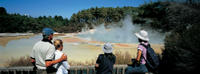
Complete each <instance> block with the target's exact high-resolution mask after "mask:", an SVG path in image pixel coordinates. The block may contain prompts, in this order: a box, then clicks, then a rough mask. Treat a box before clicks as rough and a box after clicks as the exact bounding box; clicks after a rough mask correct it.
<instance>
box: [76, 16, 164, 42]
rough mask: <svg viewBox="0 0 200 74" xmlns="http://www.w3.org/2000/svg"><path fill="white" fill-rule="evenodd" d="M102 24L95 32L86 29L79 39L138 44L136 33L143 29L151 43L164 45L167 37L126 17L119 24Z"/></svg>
mask: <svg viewBox="0 0 200 74" xmlns="http://www.w3.org/2000/svg"><path fill="white" fill-rule="evenodd" d="M104 25H105V24H101V25H99V26H96V27H95V28H94V29H93V30H88V29H87V28H84V29H83V30H82V32H81V33H80V34H78V36H79V37H81V38H85V39H87V40H95V41H102V42H111V43H138V39H137V38H136V36H135V35H134V33H136V32H139V31H140V30H141V29H144V30H146V31H147V32H148V36H149V38H150V43H153V44H163V40H164V37H165V34H164V33H160V32H158V31H155V30H153V29H151V28H150V27H141V26H140V25H136V24H133V23H132V18H131V17H130V16H126V18H125V19H124V20H121V21H120V22H118V23H112V24H109V25H108V26H106V27H105V26H104Z"/></svg>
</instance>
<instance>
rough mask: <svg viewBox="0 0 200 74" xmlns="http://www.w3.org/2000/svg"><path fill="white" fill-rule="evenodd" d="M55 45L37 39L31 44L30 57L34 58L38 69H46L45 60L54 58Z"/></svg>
mask: <svg viewBox="0 0 200 74" xmlns="http://www.w3.org/2000/svg"><path fill="white" fill-rule="evenodd" d="M54 52H55V47H54V45H53V44H51V43H49V42H44V41H39V42H37V43H36V44H35V45H34V46H33V50H32V53H31V57H32V58H35V61H36V63H35V64H36V67H37V68H38V69H46V66H45V60H53V59H54Z"/></svg>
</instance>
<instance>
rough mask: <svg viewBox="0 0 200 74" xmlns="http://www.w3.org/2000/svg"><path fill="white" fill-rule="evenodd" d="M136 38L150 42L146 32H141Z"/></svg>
mask: <svg viewBox="0 0 200 74" xmlns="http://www.w3.org/2000/svg"><path fill="white" fill-rule="evenodd" d="M135 35H136V37H138V38H139V39H142V40H144V41H149V37H148V33H147V32H146V31H145V30H141V31H140V32H138V33H135Z"/></svg>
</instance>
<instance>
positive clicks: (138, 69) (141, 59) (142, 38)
mask: <svg viewBox="0 0 200 74" xmlns="http://www.w3.org/2000/svg"><path fill="white" fill-rule="evenodd" d="M135 35H136V37H137V38H138V42H139V45H138V47H137V57H136V59H135V60H134V61H135V63H134V64H136V65H134V66H128V67H127V68H126V74H132V73H146V72H148V70H147V67H146V66H145V64H146V61H145V59H146V57H147V49H146V48H145V47H144V46H143V45H149V42H148V41H149V37H148V33H147V32H146V31H145V30H141V31H140V32H138V33H135Z"/></svg>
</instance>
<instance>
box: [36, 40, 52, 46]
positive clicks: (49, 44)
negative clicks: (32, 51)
mask: <svg viewBox="0 0 200 74" xmlns="http://www.w3.org/2000/svg"><path fill="white" fill-rule="evenodd" d="M35 45H48V46H53V44H51V43H49V42H44V41H38V42H37V43H36V44H35Z"/></svg>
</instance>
